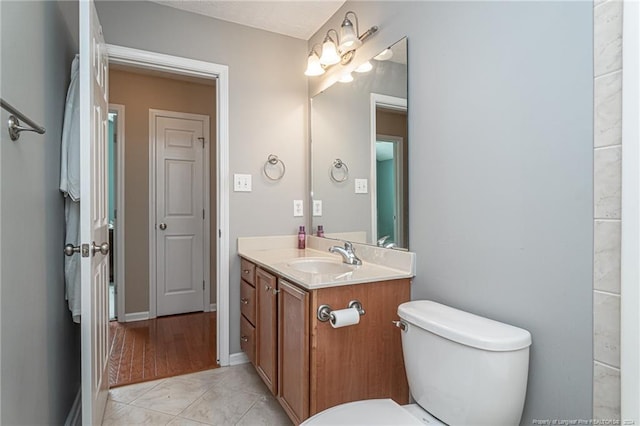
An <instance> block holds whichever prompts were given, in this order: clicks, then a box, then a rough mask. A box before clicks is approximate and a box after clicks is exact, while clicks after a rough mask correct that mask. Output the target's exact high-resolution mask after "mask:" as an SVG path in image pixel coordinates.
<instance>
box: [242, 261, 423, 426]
mask: <svg viewBox="0 0 640 426" xmlns="http://www.w3.org/2000/svg"><path fill="white" fill-rule="evenodd" d="M276 269H277V268H276ZM241 277H242V279H241V283H240V294H241V300H240V307H241V313H242V315H241V342H240V344H241V347H242V350H243V351H244V352H245V353H246V354H247V356H248V357H249V360H251V362H252V363H253V365H254V366H255V368H256V370H257V372H258V374H259V375H260V377H261V378H262V379H263V380H264V382H265V383H266V385H267V387H268V388H269V389H270V390H271V392H272V393H273V395H274V396H276V398H277V400H278V401H279V402H280V404H281V405H282V407H283V408H284V410H285V411H286V413H287V414H288V415H289V417H290V418H291V420H292V421H293V422H294V423H295V424H299V423H301V422H302V421H304V420H305V419H307V418H308V417H310V416H312V415H314V414H316V413H318V412H320V411H322V410H324V409H326V408H329V407H333V406H335V405H338V404H342V403H345V402H350V401H356V400H362V399H372V398H392V399H393V400H395V401H396V402H397V403H399V404H407V403H409V387H408V384H407V380H406V375H405V370H404V361H403V358H402V345H401V337H400V333H401V331H400V329H399V328H397V327H396V326H395V325H394V324H393V323H392V321H396V320H398V319H399V318H398V316H397V313H396V311H397V309H398V305H400V304H401V303H403V302H406V301H408V300H409V299H410V278H402V279H391V280H384V281H374V282H367V283H357V284H349V285H340V286H331V287H323V288H312V289H310V288H308V287H306V286H305V285H304V284H301V283H297V282H295V281H294V280H292V279H291V278H286V277H283V276H281V275H279V274H278V273H277V271H276V270H275V269H271V268H269V266H267V265H256V263H254V262H252V261H251V260H250V259H247V258H245V257H242V260H241ZM352 300H359V301H360V302H361V304H362V307H363V309H364V310H365V314H364V315H362V316H360V322H359V324H357V325H351V326H346V327H342V328H333V327H332V326H331V324H330V323H329V322H328V321H327V322H322V321H320V320H318V318H317V311H318V307H319V306H320V305H330V306H331V307H332V308H333V309H344V308H346V307H347V305H348V304H349V302H350V301H352Z"/></svg>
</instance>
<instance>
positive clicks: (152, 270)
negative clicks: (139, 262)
mask: <svg viewBox="0 0 640 426" xmlns="http://www.w3.org/2000/svg"><path fill="white" fill-rule="evenodd" d="M158 117H170V118H177V119H185V120H193V121H202V123H203V124H204V137H205V143H204V146H203V150H204V155H203V157H204V158H203V159H202V160H203V162H202V208H203V209H204V212H205V215H204V218H203V219H202V221H203V228H202V232H203V235H202V268H203V270H202V279H203V281H204V288H203V292H202V310H203V311H204V312H209V308H210V303H209V301H210V300H211V280H210V277H209V276H210V275H211V274H210V271H211V243H210V235H209V229H210V225H209V221H210V215H209V193H210V186H211V183H210V182H211V181H210V179H209V176H210V170H209V168H210V165H209V158H210V153H209V146H210V144H211V141H209V143H207V142H206V141H207V140H208V139H209V135H210V134H211V127H210V125H211V124H210V118H209V116H208V115H202V114H190V113H186V112H177V111H166V110H160V109H153V108H150V109H149V315H150V316H151V318H155V317H156V316H157V314H158V312H157V299H156V297H157V295H158V292H157V283H158V282H157V279H158V277H157V269H156V265H157V263H156V261H157V258H156V257H157V254H156V250H155V248H156V243H157V240H156V229H155V223H156V219H157V218H156V211H157V208H156V202H157V201H156V183H157V182H156V160H157V158H156V145H157V143H156V121H157V118H158Z"/></svg>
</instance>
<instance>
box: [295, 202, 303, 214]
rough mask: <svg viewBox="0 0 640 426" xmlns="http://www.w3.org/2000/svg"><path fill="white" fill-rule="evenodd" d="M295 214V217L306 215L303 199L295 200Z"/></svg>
mask: <svg viewBox="0 0 640 426" xmlns="http://www.w3.org/2000/svg"><path fill="white" fill-rule="evenodd" d="M293 215H294V216H295V217H299V216H304V210H303V203H302V200H293Z"/></svg>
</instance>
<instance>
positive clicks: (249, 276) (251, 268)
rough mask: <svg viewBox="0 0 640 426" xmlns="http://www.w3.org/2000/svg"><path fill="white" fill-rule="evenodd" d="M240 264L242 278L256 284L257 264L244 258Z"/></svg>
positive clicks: (253, 284)
mask: <svg viewBox="0 0 640 426" xmlns="http://www.w3.org/2000/svg"><path fill="white" fill-rule="evenodd" d="M240 266H241V267H240V276H241V277H242V279H243V280H245V281H246V282H248V283H249V284H251V285H252V286H255V276H256V265H254V264H253V263H251V262H249V261H248V260H244V259H242V262H241V264H240Z"/></svg>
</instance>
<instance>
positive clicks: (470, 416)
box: [302, 300, 531, 426]
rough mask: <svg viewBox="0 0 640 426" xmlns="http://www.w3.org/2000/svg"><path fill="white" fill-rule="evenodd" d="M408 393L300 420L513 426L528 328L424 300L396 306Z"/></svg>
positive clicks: (523, 385) (312, 425) (325, 425)
mask: <svg viewBox="0 0 640 426" xmlns="http://www.w3.org/2000/svg"><path fill="white" fill-rule="evenodd" d="M398 315H399V316H400V318H401V321H400V326H402V328H403V332H402V349H403V353H404V363H405V367H406V371H407V377H408V381H409V389H410V391H411V396H412V397H413V399H414V400H415V401H416V403H417V404H409V405H403V406H401V405H398V404H397V403H396V402H394V401H393V400H391V399H371V400H364V401H356V402H349V403H346V404H341V405H338V406H336V407H332V408H329V409H327V410H325V411H323V412H321V413H318V414H316V415H315V416H313V417H311V418H309V419H307V420H306V421H305V422H304V423H302V424H303V425H306V426H336V425H394V426H399V425H425V424H428V425H447V424H448V425H451V426H471V425H491V426H501V425H505V426H506V425H509V426H513V425H517V424H519V423H520V418H521V416H522V408H523V406H524V398H525V393H526V389H527V374H528V370H529V346H530V345H531V334H530V333H529V332H528V331H526V330H523V329H521V328H517V327H513V326H510V325H507V324H503V323H500V322H497V321H493V320H490V319H487V318H483V317H479V316H477V315H473V314H470V313H468V312H464V311H460V310H458V309H454V308H450V307H448V306H444V305H441V304H439V303H435V302H431V301H428V300H415V301H412V302H407V303H403V304H402V305H400V306H399V307H398Z"/></svg>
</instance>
